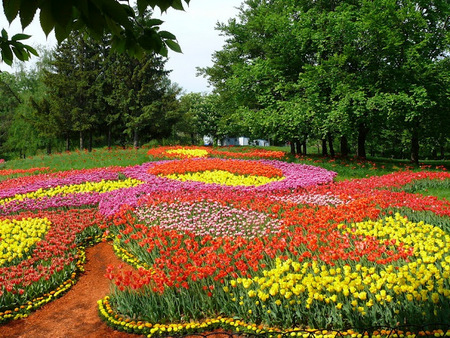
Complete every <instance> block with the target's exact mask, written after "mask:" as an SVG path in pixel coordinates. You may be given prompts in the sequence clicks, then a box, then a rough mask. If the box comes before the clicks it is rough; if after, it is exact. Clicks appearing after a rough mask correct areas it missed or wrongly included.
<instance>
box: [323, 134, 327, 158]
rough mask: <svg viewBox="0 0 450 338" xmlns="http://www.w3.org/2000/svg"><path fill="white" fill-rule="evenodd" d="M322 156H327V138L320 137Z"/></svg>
mask: <svg viewBox="0 0 450 338" xmlns="http://www.w3.org/2000/svg"><path fill="white" fill-rule="evenodd" d="M322 156H328V148H327V139H326V138H323V139H322Z"/></svg>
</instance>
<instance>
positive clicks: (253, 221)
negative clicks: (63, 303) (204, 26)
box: [0, 147, 450, 335]
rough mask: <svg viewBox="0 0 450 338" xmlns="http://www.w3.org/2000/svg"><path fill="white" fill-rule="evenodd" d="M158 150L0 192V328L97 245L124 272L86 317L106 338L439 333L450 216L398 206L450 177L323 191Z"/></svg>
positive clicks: (421, 199)
mask: <svg viewBox="0 0 450 338" xmlns="http://www.w3.org/2000/svg"><path fill="white" fill-rule="evenodd" d="M155 149H159V150H158V151H159V154H160V155H158V152H157V151H156V150H154V149H152V150H151V151H153V153H152V154H151V155H152V156H153V157H155V158H158V157H160V158H172V160H159V161H155V162H148V163H144V164H142V165H137V166H130V167H108V168H97V169H88V170H72V171H67V172H54V173H47V174H38V175H35V176H27V177H21V178H15V179H10V180H6V181H3V182H2V183H1V184H0V322H2V321H6V320H9V319H17V318H21V317H25V316H27V315H28V314H29V312H30V311H32V310H34V309H36V308H37V307H39V306H41V305H42V304H44V303H45V302H48V301H51V300H52V299H53V298H55V297H57V296H60V295H61V294H62V293H63V292H64V291H65V290H67V289H68V288H69V287H70V286H71V285H73V283H75V281H76V276H77V274H78V273H79V272H80V271H81V270H82V263H83V252H84V251H83V248H84V246H85V245H86V244H87V243H88V241H95V240H99V238H101V236H102V235H103V236H105V235H107V236H108V238H112V240H113V245H114V248H115V251H116V254H117V255H118V256H119V257H121V258H122V259H123V260H124V261H126V262H128V263H129V264H130V265H132V266H134V267H135V270H130V269H126V270H125V269H123V268H122V267H120V266H110V267H108V270H107V273H106V276H105V277H106V278H109V279H110V280H111V284H112V287H113V288H112V291H111V293H110V295H109V296H107V297H106V298H104V299H102V300H99V313H100V316H101V317H102V318H103V319H104V320H105V321H106V322H107V323H108V324H109V325H111V326H113V327H114V328H116V329H118V330H123V331H127V332H133V333H138V334H145V335H171V334H173V335H183V334H190V333H194V332H202V331H211V330H213V329H216V328H222V329H226V330H231V331H239V332H247V333H250V334H255V333H268V332H289V333H290V334H292V335H297V334H298V335H302V334H303V333H301V332H303V331H300V330H301V329H311V330H313V329H320V330H321V331H320V334H322V335H327V334H332V332H333V330H342V329H348V328H364V327H373V326H377V325H389V326H395V325H411V326H412V325H415V324H424V323H425V324H433V323H443V324H447V325H450V320H449V318H450V252H449V249H450V234H449V231H450V202H449V201H448V200H444V199H438V198H436V197H433V196H423V195H419V194H414V193H411V192H410V191H414V187H415V186H422V187H423V186H428V185H429V184H448V182H449V181H450V174H449V173H445V172H432V171H422V172H412V171H400V172H397V173H393V174H389V175H384V176H379V177H369V178H365V179H358V180H348V181H342V182H333V179H334V177H335V175H336V174H335V173H333V172H331V171H328V170H325V169H323V168H320V167H314V166H310V165H303V164H296V163H286V162H281V161H278V160H273V159H267V158H276V156H272V157H271V156H267V157H266V156H264V155H263V156H262V157H263V158H265V159H260V160H255V159H251V160H244V159H242V158H246V156H244V155H233V157H232V158H231V159H225V158H217V156H215V155H216V154H214V155H211V149H212V148H207V147H204V148H203V147H190V148H187V147H162V148H155ZM205 152H206V153H205ZM222 152H224V151H223V150H222ZM168 154H174V155H173V156H170V155H168ZM202 154H203V155H202ZM235 154H237V152H236V153H235ZM243 154H252V155H251V156H250V157H254V156H259V155H256V154H255V153H252V152H251V151H247V152H244V153H243ZM261 154H262V153H261ZM211 157H213V158H211ZM173 158H181V159H173ZM430 182H431V183H430ZM352 332H354V331H348V332H347V333H352ZM445 333H446V332H445V331H435V332H434V334H436V335H441V334H442V335H444V334H445ZM449 334H450V331H449Z"/></svg>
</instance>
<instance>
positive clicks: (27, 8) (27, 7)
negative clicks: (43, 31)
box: [19, 0, 38, 28]
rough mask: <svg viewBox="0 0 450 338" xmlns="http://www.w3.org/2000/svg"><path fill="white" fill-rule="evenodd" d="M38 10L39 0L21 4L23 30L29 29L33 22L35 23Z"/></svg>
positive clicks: (30, 0) (28, 0) (29, 0)
mask: <svg viewBox="0 0 450 338" xmlns="http://www.w3.org/2000/svg"><path fill="white" fill-rule="evenodd" d="M37 8H38V1H37V0H27V1H22V2H21V6H20V12H19V16H20V23H21V24H22V28H25V27H28V25H29V24H30V23H31V21H33V18H34V15H35V14H36V11H37Z"/></svg>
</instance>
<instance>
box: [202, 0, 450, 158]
mask: <svg viewBox="0 0 450 338" xmlns="http://www.w3.org/2000/svg"><path fill="white" fill-rule="evenodd" d="M449 15H450V5H449V4H448V2H446V1H433V2H423V1H418V0H407V1H401V2H399V1H395V0H381V1H370V0H367V1H352V0H345V1H314V2H311V1H288V0H275V1H269V2H268V1H262V0H247V1H245V2H244V4H243V5H242V6H241V7H240V12H239V15H238V17H237V18H236V19H231V20H229V21H228V23H226V24H220V25H218V26H217V29H218V30H219V31H220V32H221V34H223V35H225V36H226V38H227V40H226V44H225V46H224V47H223V49H222V50H221V51H218V52H216V53H215V54H214V57H213V61H214V65H213V66H212V67H208V68H205V69H201V72H202V73H203V74H204V75H206V76H207V77H208V79H209V81H210V83H211V84H212V85H214V86H215V90H216V92H217V93H218V94H220V97H221V99H222V100H223V102H226V103H227V105H228V110H227V111H226V114H225V115H227V116H232V115H233V114H235V112H236V111H237V110H240V111H242V112H243V115H242V117H243V122H244V126H243V127H244V128H245V127H246V128H247V129H248V130H249V131H250V133H251V135H250V136H253V137H261V136H266V135H271V138H273V139H276V140H279V141H291V143H295V142H300V143H302V142H305V140H307V139H316V140H324V141H325V143H324V144H325V145H327V144H328V146H330V147H331V146H332V143H333V141H332V140H333V139H341V138H345V139H347V140H348V141H349V145H350V146H351V147H352V148H353V149H354V150H355V151H356V154H357V155H358V156H360V157H362V158H364V157H366V156H367V154H366V147H367V144H368V145H369V149H370V150H371V151H372V152H374V151H375V149H377V150H378V145H379V144H386V143H390V145H391V146H394V148H396V147H397V146H398V145H399V144H401V146H402V148H409V150H406V151H409V152H410V153H411V159H412V160H413V161H414V162H416V163H418V154H419V149H420V147H421V146H422V145H426V144H431V145H432V146H433V144H434V146H433V147H434V149H435V152H436V148H438V147H440V148H441V149H443V148H444V147H445V146H446V145H448V139H449V137H450V134H449V130H448V128H445V127H444V128H443V127H442V126H445V125H448V123H450V121H449V118H450V114H449V111H448V109H449V108H448V107H449V106H450V102H449V98H450V95H449V91H448V88H449V87H450V86H449V85H450V83H449V74H450V67H449V51H450V48H449V47H450V45H449V30H448V17H449ZM227 116H225V117H224V118H225V119H227ZM439 121H442V122H446V123H440V122H439ZM444 129H445V130H444ZM393 139H394V140H395V141H394V140H393ZM399 141H400V142H399ZM382 148H383V149H379V150H378V151H382V152H383V153H384V152H386V148H387V147H382ZM406 151H405V150H404V149H401V150H395V151H394V152H395V153H402V155H405V153H406Z"/></svg>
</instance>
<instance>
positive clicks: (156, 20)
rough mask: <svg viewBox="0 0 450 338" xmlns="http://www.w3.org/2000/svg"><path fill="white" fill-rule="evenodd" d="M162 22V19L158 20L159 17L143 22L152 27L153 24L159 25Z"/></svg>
mask: <svg viewBox="0 0 450 338" xmlns="http://www.w3.org/2000/svg"><path fill="white" fill-rule="evenodd" d="M163 23H164V21H162V20H159V19H150V20H148V21H146V22H145V24H146V25H147V26H150V27H153V26H160V25H162V24H163Z"/></svg>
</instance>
